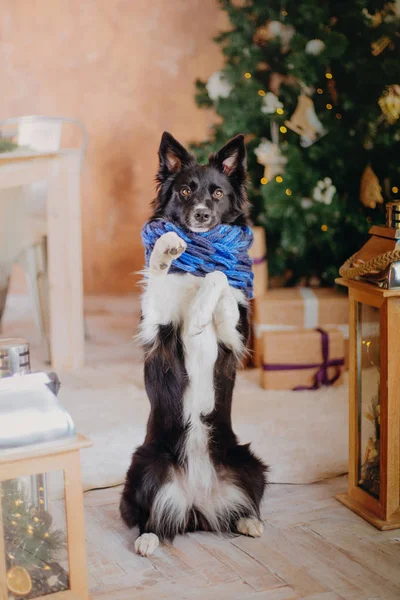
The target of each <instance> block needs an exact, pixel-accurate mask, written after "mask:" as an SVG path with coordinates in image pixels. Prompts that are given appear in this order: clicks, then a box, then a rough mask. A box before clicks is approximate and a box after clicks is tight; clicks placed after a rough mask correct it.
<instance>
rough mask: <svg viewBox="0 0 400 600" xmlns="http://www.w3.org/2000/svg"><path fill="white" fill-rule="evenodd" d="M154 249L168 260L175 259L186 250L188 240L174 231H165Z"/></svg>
mask: <svg viewBox="0 0 400 600" xmlns="http://www.w3.org/2000/svg"><path fill="white" fill-rule="evenodd" d="M154 250H156V251H157V253H158V254H160V255H161V254H162V255H164V257H165V258H166V259H167V260H168V261H171V260H175V259H176V258H179V257H180V255H181V254H182V253H183V252H185V250H186V242H185V241H184V240H183V239H182V238H180V237H179V235H178V234H177V233H175V232H174V231H169V232H168V233H164V235H162V236H161V237H160V238H159V239H158V240H157V242H156V244H155V246H154Z"/></svg>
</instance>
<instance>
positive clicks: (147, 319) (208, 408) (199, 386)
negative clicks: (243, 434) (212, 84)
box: [120, 132, 267, 556]
mask: <svg viewBox="0 0 400 600" xmlns="http://www.w3.org/2000/svg"><path fill="white" fill-rule="evenodd" d="M159 161H160V162H159V170H158V174H157V182H158V187H157V197H156V199H155V201H154V202H153V209H154V212H153V217H152V218H153V219H157V218H161V217H162V218H164V219H166V220H169V221H171V222H172V223H175V224H176V225H178V226H179V227H180V228H182V229H185V230H189V231H194V232H201V231H203V232H204V231H207V230H209V229H211V228H212V227H215V226H217V225H219V224H225V223H228V224H231V225H244V224H246V223H247V212H248V206H247V197H246V148H245V144H244V137H243V135H238V136H237V137H235V138H233V139H232V140H231V141H230V142H228V143H227V144H226V145H225V146H224V147H223V148H222V149H221V150H219V151H218V152H217V153H215V154H213V155H211V156H210V158H209V163H208V164H207V165H199V164H197V163H196V161H195V159H194V157H193V156H192V155H191V154H189V153H188V152H187V151H186V150H185V148H183V146H181V144H179V143H178V142H177V141H176V140H175V139H174V138H173V137H172V135H171V134H169V133H167V132H165V133H164V134H163V136H162V139H161V145H160V149H159ZM185 247H186V244H185V242H184V241H183V240H182V239H181V238H179V236H178V235H177V234H176V233H174V232H169V233H165V234H164V235H162V236H161V237H160V238H159V239H158V240H157V242H156V244H155V246H154V249H153V252H152V254H151V257H150V264H149V267H148V269H147V270H146V272H145V278H144V293H143V296H142V319H141V324H140V339H141V342H142V345H143V348H144V352H145V365H144V373H145V385H146V391H147V394H148V397H149V400H150V405H151V412H150V416H149V420H148V424H147V433H146V438H145V441H144V444H143V445H142V446H140V447H139V448H138V449H137V450H136V452H135V453H134V455H133V457H132V463H131V466H130V468H129V470H128V473H127V476H126V482H125V487H124V490H123V494H122V498H121V504H120V510H121V515H122V518H123V520H124V521H125V523H126V524H127V525H128V526H129V527H134V526H136V525H138V526H139V537H138V538H137V540H136V542H135V549H136V551H137V552H138V553H139V554H141V555H144V556H148V555H150V554H152V553H153V552H154V550H155V549H156V548H157V546H158V544H159V540H161V541H163V540H171V541H172V540H173V538H174V537H175V535H177V534H180V533H184V532H186V531H196V530H202V531H218V532H219V531H233V532H239V533H241V534H243V535H249V536H253V537H258V536H260V535H261V534H262V531H263V526H262V523H261V521H260V502H261V499H262V496H263V493H264V489H265V486H266V471H267V467H265V465H264V464H263V463H262V462H261V461H260V460H259V459H258V458H257V457H255V456H254V454H253V453H252V452H251V450H250V449H249V444H247V445H239V444H238V441H237V438H236V436H235V434H234V432H233V430H232V424H231V404H232V392H233V388H234V384H235V376H236V365H237V362H238V360H239V359H240V357H241V356H242V355H243V353H244V352H245V347H246V342H247V337H248V306H247V301H246V298H245V296H244V295H243V293H242V292H241V291H239V290H237V289H235V288H233V287H230V286H229V284H228V280H227V278H226V276H225V274H223V273H222V272H220V271H215V272H213V273H209V274H207V275H206V276H205V277H204V278H203V277H195V276H193V275H191V274H180V273H168V270H169V268H170V266H171V262H172V261H173V260H174V259H175V258H177V257H178V256H180V255H181V254H182V252H184V251H185Z"/></svg>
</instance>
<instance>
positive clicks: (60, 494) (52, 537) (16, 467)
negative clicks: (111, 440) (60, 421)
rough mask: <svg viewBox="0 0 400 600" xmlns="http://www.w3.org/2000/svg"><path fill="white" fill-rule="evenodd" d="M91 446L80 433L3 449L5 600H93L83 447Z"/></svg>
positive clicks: (1, 582) (1, 572) (0, 567)
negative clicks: (88, 568) (90, 596)
mask: <svg viewBox="0 0 400 600" xmlns="http://www.w3.org/2000/svg"><path fill="white" fill-rule="evenodd" d="M90 445H91V442H89V441H88V440H87V439H86V438H84V437H83V436H80V435H78V436H77V437H71V438H69V439H65V440H63V441H58V442H48V443H41V444H37V445H35V446H27V447H23V448H15V449H10V450H6V451H3V452H1V453H0V496H1V498H0V500H1V502H0V600H10V599H11V598H15V597H17V598H23V597H27V598H35V599H37V600H56V599H57V600H88V584H87V572H86V552H85V534H84V522H83V495H82V483H81V476H80V459H79V450H80V449H81V448H86V447H88V446H90ZM38 477H39V478H40V480H41V481H42V482H43V485H42V486H41V487H39V488H37V487H36V485H33V484H32V482H33V481H34V482H35V484H36V483H37V480H38Z"/></svg>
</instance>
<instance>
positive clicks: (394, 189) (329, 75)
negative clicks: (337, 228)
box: [244, 10, 399, 232]
mask: <svg viewBox="0 0 400 600" xmlns="http://www.w3.org/2000/svg"><path fill="white" fill-rule="evenodd" d="M282 15H283V16H287V11H285V10H284V11H282ZM244 77H245V79H247V80H249V79H251V78H252V74H251V73H250V72H249V71H246V72H245V73H244ZM325 78H326V79H327V80H328V81H333V74H332V72H331V71H330V70H329V71H326V73H325ZM316 91H317V94H319V95H322V94H324V90H323V88H322V87H318V88H317V89H316ZM257 94H258V95H259V96H260V97H262V98H263V97H264V96H266V91H265V90H263V89H259V90H258V91H257ZM325 108H326V110H328V111H331V110H332V109H333V104H332V103H331V102H327V103H326V104H325ZM275 112H276V114H277V115H279V116H282V115H283V114H284V113H285V111H284V109H283V108H282V107H278V108H277V109H276V111H275ZM335 116H336V119H338V120H339V121H340V120H341V119H342V114H341V113H340V112H337V113H336V115H335ZM279 131H280V132H281V133H282V134H285V133H287V131H288V130H287V127H285V125H281V126H280V127H279ZM275 181H276V182H277V183H284V180H283V177H282V176H281V175H277V176H276V177H275ZM260 183H261V185H267V184H268V183H269V179H267V177H262V178H261V179H260ZM398 192H399V188H398V186H396V185H394V186H393V187H392V193H393V194H398ZM285 193H286V195H287V196H291V195H292V190H291V189H290V188H286V190H285ZM328 230H329V227H328V225H327V224H326V223H323V224H322V225H321V231H323V232H327V231H328Z"/></svg>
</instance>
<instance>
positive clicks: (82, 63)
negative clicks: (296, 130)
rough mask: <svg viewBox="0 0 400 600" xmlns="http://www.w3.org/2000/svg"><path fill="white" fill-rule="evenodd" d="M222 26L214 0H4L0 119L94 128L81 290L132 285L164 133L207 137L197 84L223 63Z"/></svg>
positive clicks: (85, 182) (85, 181) (207, 117)
mask: <svg viewBox="0 0 400 600" xmlns="http://www.w3.org/2000/svg"><path fill="white" fill-rule="evenodd" d="M224 26H225V21H224V16H223V15H222V14H221V13H220V12H219V11H218V8H217V1H216V0H169V1H167V0H0V56H1V67H2V69H1V70H2V73H1V79H0V88H1V93H0V118H5V117H10V116H17V115H22V114H50V115H64V116H69V117H75V118H78V119H81V120H82V121H83V123H84V124H85V126H86V128H87V130H88V132H89V148H88V153H87V160H86V164H85V166H84V172H83V177H82V213H83V248H84V277H85V290H86V292H88V293H94V292H101V293H123V292H126V291H130V290H132V289H133V286H134V279H133V277H132V275H131V273H132V272H134V271H136V270H138V269H139V268H141V266H142V260H143V258H142V257H143V254H142V249H141V246H140V240H139V232H140V227H141V225H142V223H143V222H144V220H145V219H146V217H147V215H148V208H149V202H150V200H151V199H152V196H153V189H154V183H153V180H154V173H155V169H156V164H157V161H156V151H157V147H158V143H159V138H160V135H161V133H162V131H163V130H164V129H168V130H169V131H171V132H172V133H173V134H174V135H176V136H177V137H178V138H179V139H180V140H181V141H183V142H188V141H189V140H192V139H202V138H203V137H205V136H206V134H207V129H208V126H209V124H210V123H211V120H212V115H211V114H210V113H207V112H206V111H200V110H198V109H197V107H196V105H195V102H194V86H193V82H194V80H195V79H196V77H202V78H204V77H208V76H209V75H210V74H211V73H212V72H214V71H215V70H216V69H217V68H219V66H220V65H221V62H222V59H221V56H220V53H219V51H218V48H217V47H216V46H215V45H214V43H213V42H212V37H213V36H214V35H215V34H216V33H217V32H218V31H219V30H220V29H222V28H223V27H224Z"/></svg>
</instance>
